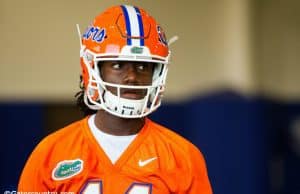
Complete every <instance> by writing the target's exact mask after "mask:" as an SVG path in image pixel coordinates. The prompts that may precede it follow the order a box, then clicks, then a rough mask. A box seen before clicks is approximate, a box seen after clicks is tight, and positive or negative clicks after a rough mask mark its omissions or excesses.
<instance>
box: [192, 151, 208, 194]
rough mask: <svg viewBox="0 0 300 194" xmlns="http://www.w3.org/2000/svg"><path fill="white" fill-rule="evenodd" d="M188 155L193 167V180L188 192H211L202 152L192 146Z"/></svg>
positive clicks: (194, 193) (196, 193)
mask: <svg viewBox="0 0 300 194" xmlns="http://www.w3.org/2000/svg"><path fill="white" fill-rule="evenodd" d="M190 156H191V161H192V169H193V181H192V184H191V186H190V188H189V192H188V193H189V194H212V188H211V185H210V182H209V178H208V174H207V168H206V163H205V159H204V157H203V155H202V153H201V152H200V151H199V150H198V149H197V148H196V147H194V146H193V147H192V149H191V155H190Z"/></svg>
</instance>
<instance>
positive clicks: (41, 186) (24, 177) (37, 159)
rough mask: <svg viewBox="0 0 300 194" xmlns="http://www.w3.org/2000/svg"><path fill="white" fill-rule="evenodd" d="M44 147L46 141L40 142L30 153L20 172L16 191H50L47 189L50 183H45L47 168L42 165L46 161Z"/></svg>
mask: <svg viewBox="0 0 300 194" xmlns="http://www.w3.org/2000/svg"><path fill="white" fill-rule="evenodd" d="M46 145H47V143H46V141H42V142H41V143H40V144H39V145H38V146H37V147H36V148H35V150H34V151H33V152H32V153H31V155H30V157H29V159H28V160H27V162H26V164H25V167H24V169H23V171H22V174H21V177H20V180H19V184H18V191H20V192H21V191H22V192H26V191H27V192H40V191H50V190H51V189H50V188H49V187H47V185H49V183H50V182H49V181H47V178H46V177H47V172H46V171H47V170H46V169H47V168H46V165H44V164H45V162H44V161H45V160H46V159H47V151H46V149H45V148H46Z"/></svg>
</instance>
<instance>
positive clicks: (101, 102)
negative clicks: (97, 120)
mask: <svg viewBox="0 0 300 194" xmlns="http://www.w3.org/2000/svg"><path fill="white" fill-rule="evenodd" d="M82 57H83V62H84V64H85V65H86V67H87V70H88V74H89V81H88V84H87V86H86V87H87V88H86V90H85V97H84V100H85V103H86V105H87V106H88V107H89V108H90V109H93V110H99V109H104V110H105V111H107V112H109V113H110V114H113V115H115V116H118V117H122V118H140V117H145V116H147V115H148V114H150V113H151V112H153V111H155V110H156V109H157V108H158V107H159V106H160V104H161V98H162V93H163V91H164V87H165V82H166V75H167V65H166V64H163V63H156V64H155V65H154V70H153V75H152V84H151V85H143V86H142V85H138V86H137V85H122V84H114V83H109V82H105V81H104V80H103V79H102V77H101V73H100V69H99V66H98V62H100V61H94V60H91V59H93V58H95V57H94V56H93V54H91V53H90V52H88V51H85V52H84V54H83V56H82ZM143 62H144V61H143ZM109 88H115V90H116V94H113V92H112V91H110V90H109ZM126 89H133V90H143V91H145V92H144V93H145V95H144V97H143V98H142V99H127V98H122V97H121V91H122V90H126Z"/></svg>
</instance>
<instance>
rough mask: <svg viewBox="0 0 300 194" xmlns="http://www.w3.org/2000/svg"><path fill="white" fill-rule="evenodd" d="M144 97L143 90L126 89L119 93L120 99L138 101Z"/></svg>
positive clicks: (144, 92)
mask: <svg viewBox="0 0 300 194" xmlns="http://www.w3.org/2000/svg"><path fill="white" fill-rule="evenodd" d="M145 95H146V91H145V90H136V89H126V90H122V91H121V97H122V98H126V99H133V100H140V99H142V98H144V97H145Z"/></svg>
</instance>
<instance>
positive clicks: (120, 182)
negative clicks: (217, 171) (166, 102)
mask: <svg viewBox="0 0 300 194" xmlns="http://www.w3.org/2000/svg"><path fill="white" fill-rule="evenodd" d="M18 191H22V192H57V193H61V192H70V193H80V194H81V193H82V194H92V193H93V194H123V193H124V194H126V193H128V194H167V193H178V194H179V193H191V194H211V193H212V189H211V186H210V182H209V179H208V175H207V170H206V165H205V161H204V158H203V155H202V154H201V152H200V151H199V150H198V149H197V148H196V147H195V146H194V145H193V144H192V143H190V142H189V141H187V140H186V139H184V138H183V137H181V136H179V135H178V134H176V133H175V132H173V131H171V130H169V129H167V128H165V127H163V126H160V125H158V124H156V123H155V122H153V121H151V120H150V119H146V122H145V125H144V126H143V128H142V129H141V131H140V132H139V133H138V135H137V137H136V138H135V139H134V140H133V142H132V143H131V144H130V145H129V146H128V147H127V149H126V150H125V151H124V153H123V154H122V155H121V156H120V158H119V159H118V160H117V161H116V162H115V163H114V164H112V163H111V161H110V159H109V158H108V157H107V155H106V154H105V152H104V151H103V149H102V148H101V147H100V146H99V144H98V142H97V140H96V139H95V138H94V136H93V134H92V133H91V130H90V129H89V125H88V117H87V118H84V119H82V120H80V121H77V122H75V123H72V124H71V125H69V126H67V127H65V128H63V129H60V130H58V131H56V132H55V133H53V134H50V135H49V136H47V137H46V138H44V139H43V140H42V141H41V142H40V143H39V145H38V146H37V147H36V148H35V150H34V151H33V152H32V153H31V156H30V157H29V159H28V161H27V163H26V165H25V167H24V169H23V172H22V175H21V178H20V181H19V185H18Z"/></svg>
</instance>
